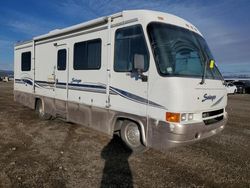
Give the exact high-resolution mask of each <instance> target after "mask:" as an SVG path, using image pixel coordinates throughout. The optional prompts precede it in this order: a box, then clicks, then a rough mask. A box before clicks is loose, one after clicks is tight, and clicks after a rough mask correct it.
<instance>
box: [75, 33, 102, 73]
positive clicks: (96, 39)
mask: <svg viewBox="0 0 250 188" xmlns="http://www.w3.org/2000/svg"><path fill="white" fill-rule="evenodd" d="M92 41H100V45H101V51H100V57H101V59H100V65H99V66H98V67H97V68H88V69H76V68H75V48H76V47H75V45H76V44H79V43H87V44H88V42H92ZM73 50H74V51H73V69H74V70H75V71H84V70H100V69H101V67H102V39H101V38H95V39H90V40H85V41H79V42H75V43H74V49H73Z"/></svg>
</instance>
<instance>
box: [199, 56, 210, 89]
mask: <svg viewBox="0 0 250 188" xmlns="http://www.w3.org/2000/svg"><path fill="white" fill-rule="evenodd" d="M207 62H208V58H207V57H206V60H205V64H204V70H203V74H202V78H201V82H200V84H201V85H203V84H204V83H205V77H206V74H207Z"/></svg>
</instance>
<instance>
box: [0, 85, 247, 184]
mask: <svg viewBox="0 0 250 188" xmlns="http://www.w3.org/2000/svg"><path fill="white" fill-rule="evenodd" d="M12 85H13V83H2V82H0V187H4V188H5V187H60V188H62V187H183V188H186V187H239V188H240V187H250V95H235V96H230V97H229V105H228V107H227V111H228V112H229V122H228V124H227V126H226V128H225V130H224V131H223V132H222V133H221V134H219V135H216V136H214V137H211V138H209V139H207V140H204V141H202V142H200V143H196V144H193V145H191V146H187V147H181V148H176V149H172V150H171V151H169V152H167V153H160V152H158V151H155V150H148V151H147V152H145V153H143V154H140V155H131V152H130V151H128V150H127V149H126V148H125V147H124V145H123V143H122V142H121V141H120V140H119V139H118V138H116V137H115V138H113V139H112V140H111V141H110V140H109V139H108V138H107V137H105V136H104V135H102V134H99V133H96V132H94V131H92V130H90V129H88V128H85V127H83V126H80V125H76V124H70V123H66V122H63V121H61V120H58V119H56V120H51V121H41V120H39V119H38V117H37V116H36V114H35V113H34V111H33V110H30V109H28V108H26V107H23V106H21V105H19V104H17V103H14V102H13V95H12V93H13V92H12V90H13V88H12Z"/></svg>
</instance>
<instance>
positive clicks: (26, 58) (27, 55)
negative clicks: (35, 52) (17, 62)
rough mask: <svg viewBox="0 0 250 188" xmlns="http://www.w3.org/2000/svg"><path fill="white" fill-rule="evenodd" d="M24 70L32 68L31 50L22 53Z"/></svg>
mask: <svg viewBox="0 0 250 188" xmlns="http://www.w3.org/2000/svg"><path fill="white" fill-rule="evenodd" d="M21 64H22V71H30V69H31V52H24V53H22V61H21Z"/></svg>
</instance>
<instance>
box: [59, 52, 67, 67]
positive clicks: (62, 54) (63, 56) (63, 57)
mask: <svg viewBox="0 0 250 188" xmlns="http://www.w3.org/2000/svg"><path fill="white" fill-rule="evenodd" d="M66 62H67V51H66V49H61V50H58V52H57V70H66Z"/></svg>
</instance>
